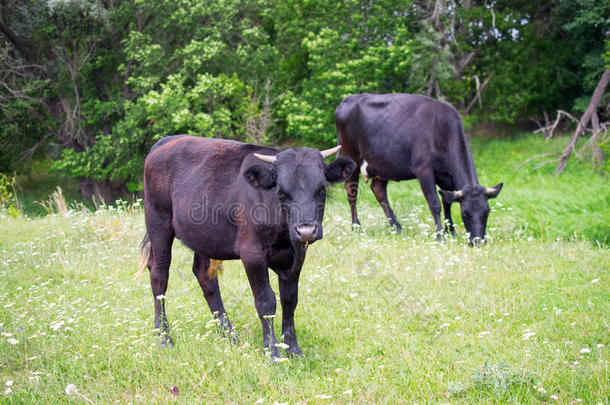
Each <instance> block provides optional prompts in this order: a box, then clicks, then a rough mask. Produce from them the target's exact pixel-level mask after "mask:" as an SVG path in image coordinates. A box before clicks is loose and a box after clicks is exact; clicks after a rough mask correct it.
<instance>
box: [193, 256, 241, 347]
mask: <svg viewBox="0 0 610 405" xmlns="http://www.w3.org/2000/svg"><path fill="white" fill-rule="evenodd" d="M209 268H210V259H209V258H208V257H207V256H203V255H200V254H198V253H195V258H194V259H193V274H195V277H197V281H199V285H200V286H201V289H202V290H203V296H204V297H205V300H206V301H207V303H208V306H209V307H210V311H212V314H214V317H215V318H216V319H218V320H219V321H220V326H221V328H222V331H223V333H227V334H228V336H229V337H231V338H233V328H232V326H231V321H230V320H229V317H228V316H227V311H226V310H225V306H224V304H223V303H222V297H221V296H220V287H219V285H218V278H217V277H214V278H210V277H209V276H208V269H209Z"/></svg>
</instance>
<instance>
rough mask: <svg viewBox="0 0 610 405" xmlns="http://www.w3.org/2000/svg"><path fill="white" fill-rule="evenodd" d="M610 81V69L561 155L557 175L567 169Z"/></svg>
mask: <svg viewBox="0 0 610 405" xmlns="http://www.w3.org/2000/svg"><path fill="white" fill-rule="evenodd" d="M609 81H610V69H606V70H605V71H604V74H603V75H602V77H601V79H599V83H597V87H595V91H594V92H593V96H592V97H591V102H589V106H588V107H587V109H586V111H585V113H584V114H583V115H582V117H581V118H580V122H579V123H578V126H577V127H576V131H574V134H573V135H572V138H571V139H570V142H569V143H568V146H566V148H565V150H564V151H563V153H562V154H561V157H560V158H559V164H558V165H557V168H556V169H555V174H561V172H563V169H565V167H566V164H567V163H568V158H569V157H570V155H571V154H572V150H573V149H574V145H576V141H577V140H578V137H579V136H581V135H582V133H583V132H584V130H585V127H586V126H587V124H588V123H589V121H590V120H591V117H592V116H593V113H594V112H595V111H596V109H597V105H598V104H599V102H600V101H601V99H602V96H603V95H604V91H605V90H606V86H608V82H609Z"/></svg>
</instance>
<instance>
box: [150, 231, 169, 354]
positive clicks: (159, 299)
mask: <svg viewBox="0 0 610 405" xmlns="http://www.w3.org/2000/svg"><path fill="white" fill-rule="evenodd" d="M147 229H148V234H149V236H150V243H151V257H152V260H149V270H150V286H151V288H152V293H153V299H154V301H155V319H154V328H155V329H158V330H159V334H160V336H161V345H162V346H171V345H172V339H171V337H170V336H169V322H168V321H167V316H166V314H165V292H166V291H167V281H168V279H169V265H170V263H171V260H172V242H173V241H174V230H173V228H172V226H171V223H166V224H162V225H159V224H156V225H155V226H147Z"/></svg>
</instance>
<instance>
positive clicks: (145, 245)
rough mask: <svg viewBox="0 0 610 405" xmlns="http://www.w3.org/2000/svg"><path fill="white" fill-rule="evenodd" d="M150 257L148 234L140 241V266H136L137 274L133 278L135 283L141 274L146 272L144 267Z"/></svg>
mask: <svg viewBox="0 0 610 405" xmlns="http://www.w3.org/2000/svg"><path fill="white" fill-rule="evenodd" d="M149 257H150V238H149V237H148V233H147V234H146V235H144V239H142V244H141V245H140V264H138V272H137V273H136V276H135V277H134V280H135V281H138V280H139V279H140V277H142V274H144V272H145V271H146V265H147V264H148V258H149Z"/></svg>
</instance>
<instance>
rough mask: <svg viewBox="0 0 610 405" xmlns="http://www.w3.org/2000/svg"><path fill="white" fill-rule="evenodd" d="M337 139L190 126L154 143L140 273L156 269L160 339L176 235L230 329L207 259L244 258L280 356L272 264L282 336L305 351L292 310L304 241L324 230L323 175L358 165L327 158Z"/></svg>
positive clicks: (333, 178)
mask: <svg viewBox="0 0 610 405" xmlns="http://www.w3.org/2000/svg"><path fill="white" fill-rule="evenodd" d="M338 149H339V147H336V148H333V149H331V150H328V151H323V152H320V151H319V150H317V149H312V148H293V149H286V150H282V151H279V150H277V149H273V148H268V147H263V146H256V145H250V144H244V143H240V142H233V141H226V140H218V139H209V138H201V137H192V136H186V135H176V136H170V137H167V138H164V139H162V140H160V141H159V142H157V143H156V144H155V145H154V146H153V147H152V149H151V151H150V153H149V154H148V156H147V157H146V162H145V164H144V209H145V219H146V230H147V236H146V237H145V239H144V242H143V258H146V257H147V259H146V261H145V264H144V265H142V266H141V269H140V270H141V271H140V274H141V272H142V271H144V269H145V267H148V269H149V270H150V282H151V287H152V292H153V296H154V298H155V300H154V302H155V318H154V326H155V328H158V329H159V330H160V333H161V342H162V344H166V345H167V344H171V343H172V341H171V338H170V337H169V335H168V331H169V325H168V322H167V317H166V315H165V305H164V300H163V298H164V294H165V291H166V289H167V281H168V277H169V266H170V261H171V248H172V242H173V240H174V238H178V239H180V240H181V241H182V242H183V243H184V244H185V245H186V246H188V247H189V248H191V249H192V250H193V251H194V252H195V259H194V262H193V273H194V274H195V277H197V280H198V281H199V284H200V285H201V288H202V290H203V294H204V296H205V299H206V301H207V303H208V305H209V307H210V310H211V311H212V313H213V314H215V315H216V316H217V317H218V319H219V321H220V324H221V325H222V327H223V328H224V329H225V331H227V332H228V333H229V334H232V329H231V323H230V321H229V319H228V317H227V315H226V311H225V308H224V305H223V302H222V299H221V297H220V290H219V287H218V279H217V278H216V277H215V274H212V273H215V271H214V270H213V269H214V268H215V267H216V266H214V265H212V266H210V260H211V259H213V261H217V260H234V259H241V261H242V262H243V265H244V267H245V270H246V274H247V276H248V281H249V282H250V287H251V288H252V293H253V294H254V304H255V306H256V310H257V312H258V316H259V318H260V320H261V323H262V327H263V337H264V347H265V348H267V349H269V350H270V351H271V355H272V358H274V359H275V358H277V357H278V356H279V350H278V348H277V346H276V343H277V340H276V337H275V334H274V331H273V321H272V319H271V318H272V317H273V316H274V315H275V304H276V300H275V295H274V293H273V290H272V289H271V286H270V285H269V272H268V268H271V269H272V270H273V271H275V272H276V273H277V274H278V278H279V290H280V300H281V304H282V313H283V316H282V334H283V336H284V343H285V344H287V345H288V346H289V347H288V349H287V351H288V353H289V354H300V353H301V350H300V349H299V345H298V343H297V336H296V332H295V329H294V310H295V307H296V305H297V289H298V281H299V274H300V272H301V267H302V265H303V261H304V259H305V253H306V250H307V245H308V244H310V243H313V242H315V241H316V240H318V239H321V238H322V217H323V215H324V205H325V198H326V183H327V182H332V183H335V182H340V181H344V180H345V179H346V178H347V177H348V176H349V175H351V173H352V171H353V170H354V168H355V166H356V165H355V163H354V162H353V161H352V160H351V159H349V158H345V157H342V158H338V159H336V160H334V161H333V162H332V163H329V164H326V163H324V158H325V157H327V156H330V155H331V154H333V153H335V152H336V151H337V150H338ZM148 248H149V249H148ZM147 253H148V256H147ZM210 269H212V271H209V270H210Z"/></svg>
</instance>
